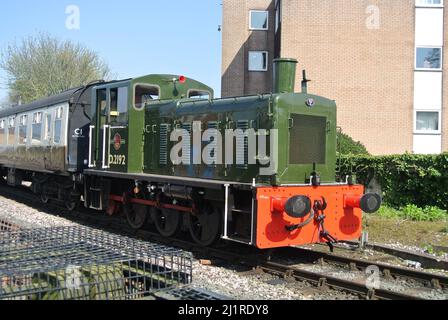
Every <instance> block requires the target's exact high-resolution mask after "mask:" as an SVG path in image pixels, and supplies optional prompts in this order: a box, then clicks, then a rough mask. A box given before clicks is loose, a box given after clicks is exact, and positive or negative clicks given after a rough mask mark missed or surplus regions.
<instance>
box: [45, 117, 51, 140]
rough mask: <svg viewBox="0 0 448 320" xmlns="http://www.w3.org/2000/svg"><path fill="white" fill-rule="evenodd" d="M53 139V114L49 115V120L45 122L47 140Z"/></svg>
mask: <svg viewBox="0 0 448 320" xmlns="http://www.w3.org/2000/svg"><path fill="white" fill-rule="evenodd" d="M50 137H51V114H50V113H47V119H46V120H45V140H47V141H48V140H50Z"/></svg>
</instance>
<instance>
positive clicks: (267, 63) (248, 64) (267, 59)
mask: <svg viewBox="0 0 448 320" xmlns="http://www.w3.org/2000/svg"><path fill="white" fill-rule="evenodd" d="M253 52H257V53H261V54H264V53H265V54H266V67H265V68H263V69H255V70H251V69H250V54H251V53H253ZM268 68H269V51H257V50H250V51H249V52H248V54H247V70H248V71H249V72H267V71H268Z"/></svg>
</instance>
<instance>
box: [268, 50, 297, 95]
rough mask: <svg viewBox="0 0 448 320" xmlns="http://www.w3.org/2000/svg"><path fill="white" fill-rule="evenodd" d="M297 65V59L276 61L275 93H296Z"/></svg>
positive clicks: (274, 67)
mask: <svg viewBox="0 0 448 320" xmlns="http://www.w3.org/2000/svg"><path fill="white" fill-rule="evenodd" d="M297 63H298V61H297V60H296V59H285V58H282V59H274V61H273V64H274V66H273V70H274V76H273V92H274V93H294V88H295V85H296V70H297Z"/></svg>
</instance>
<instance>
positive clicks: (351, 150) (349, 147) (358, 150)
mask: <svg viewBox="0 0 448 320" xmlns="http://www.w3.org/2000/svg"><path fill="white" fill-rule="evenodd" d="M339 144H340V148H341V149H340V151H341V154H342V155H349V154H352V155H369V152H368V151H367V148H366V147H365V146H364V145H363V144H362V143H361V142H359V141H355V140H353V139H352V138H351V137H350V136H348V135H347V134H345V133H341V134H340V135H339Z"/></svg>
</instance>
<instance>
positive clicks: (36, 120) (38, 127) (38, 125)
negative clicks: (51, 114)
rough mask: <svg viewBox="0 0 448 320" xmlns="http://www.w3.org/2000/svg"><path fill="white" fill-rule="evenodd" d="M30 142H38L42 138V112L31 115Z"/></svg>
mask: <svg viewBox="0 0 448 320" xmlns="http://www.w3.org/2000/svg"><path fill="white" fill-rule="evenodd" d="M32 139H33V140H32V143H39V142H41V140H42V112H36V113H35V114H34V115H33V126H32Z"/></svg>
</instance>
